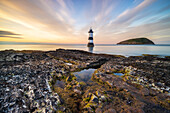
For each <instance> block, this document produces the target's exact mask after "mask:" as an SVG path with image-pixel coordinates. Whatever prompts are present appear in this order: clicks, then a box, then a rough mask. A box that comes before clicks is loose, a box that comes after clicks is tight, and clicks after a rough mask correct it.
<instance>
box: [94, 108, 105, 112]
mask: <svg viewBox="0 0 170 113" xmlns="http://www.w3.org/2000/svg"><path fill="white" fill-rule="evenodd" d="M95 113H103V112H102V109H101V108H97V109H96V110H95Z"/></svg>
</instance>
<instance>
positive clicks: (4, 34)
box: [0, 30, 22, 39]
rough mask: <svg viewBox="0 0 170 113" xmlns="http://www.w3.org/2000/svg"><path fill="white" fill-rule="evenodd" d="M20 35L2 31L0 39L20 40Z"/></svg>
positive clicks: (0, 31)
mask: <svg viewBox="0 0 170 113" xmlns="http://www.w3.org/2000/svg"><path fill="white" fill-rule="evenodd" d="M20 35H21V34H16V33H13V32H10V31H3V30H0V37H6V38H16V39H22V38H21V37H18V36H20Z"/></svg>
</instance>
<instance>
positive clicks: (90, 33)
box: [87, 28, 94, 47]
mask: <svg viewBox="0 0 170 113" xmlns="http://www.w3.org/2000/svg"><path fill="white" fill-rule="evenodd" d="M88 33H89V43H88V44H87V47H94V43H93V30H92V29H91V28H90V30H89V32H88Z"/></svg>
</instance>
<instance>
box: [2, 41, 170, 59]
mask: <svg viewBox="0 0 170 113" xmlns="http://www.w3.org/2000/svg"><path fill="white" fill-rule="evenodd" d="M9 49H14V50H43V51H49V50H52V51H54V50H56V49H74V50H84V51H89V52H92V53H102V54H112V55H123V56H126V57H128V56H142V55H143V54H150V55H158V56H160V57H164V56H170V45H168V44H156V45H116V44H96V45H95V46H94V47H90V48H88V47H87V45H86V44H33V45H32V44H15V45H12V44H10V45H0V50H9Z"/></svg>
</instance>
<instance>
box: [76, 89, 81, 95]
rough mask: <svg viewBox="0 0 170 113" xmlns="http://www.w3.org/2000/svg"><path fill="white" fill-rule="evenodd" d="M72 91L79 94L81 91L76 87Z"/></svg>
mask: <svg viewBox="0 0 170 113" xmlns="http://www.w3.org/2000/svg"><path fill="white" fill-rule="evenodd" d="M74 92H75V93H78V94H80V95H81V93H82V92H81V91H80V90H78V89H74Z"/></svg>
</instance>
